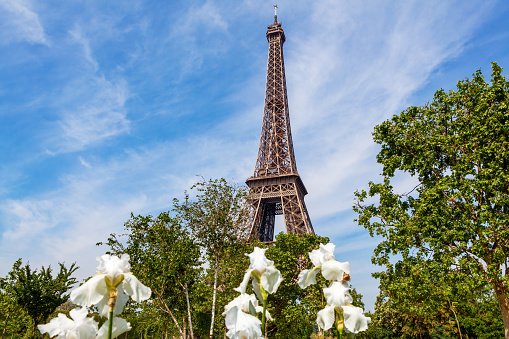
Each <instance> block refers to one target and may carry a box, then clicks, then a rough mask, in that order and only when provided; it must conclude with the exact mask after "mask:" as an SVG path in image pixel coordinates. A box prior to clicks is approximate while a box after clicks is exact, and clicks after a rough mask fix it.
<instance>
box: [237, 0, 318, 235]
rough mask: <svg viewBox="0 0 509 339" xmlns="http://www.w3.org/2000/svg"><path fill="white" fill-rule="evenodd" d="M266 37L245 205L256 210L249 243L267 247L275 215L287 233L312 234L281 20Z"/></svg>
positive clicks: (275, 20) (275, 16)
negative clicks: (251, 171)
mask: <svg viewBox="0 0 509 339" xmlns="http://www.w3.org/2000/svg"><path fill="white" fill-rule="evenodd" d="M276 9H277V5H276V6H274V11H276ZM275 13H277V12H275ZM266 36H267V41H268V43H269V57H268V62H267V83H266V89H265V105H264V110H263V122H262V131H261V136H260V145H259V148H258V157H257V159H256V166H255V170H254V174H253V176H252V177H251V178H249V179H247V181H246V184H247V185H248V186H249V188H250V189H249V193H248V197H247V199H248V202H249V204H250V205H251V206H252V207H253V210H254V216H253V220H252V222H251V228H250V237H251V238H258V239H259V240H260V241H265V242H266V241H272V240H273V238H274V226H275V216H276V215H282V216H283V218H284V223H285V228H286V232H287V233H311V234H314V231H313V226H312V225H311V220H310V219H309V215H308V212H307V208H306V205H305V203H304V196H305V195H306V194H307V190H306V187H305V186H304V183H303V182H302V180H301V178H300V176H299V174H298V173H297V164H296V162H295V155H294V151H293V141H292V132H291V128H290V112H289V108H288V95H287V91H286V76H285V65H284V58H283V44H284V42H285V40H286V37H285V33H284V31H283V28H282V27H281V23H278V22H277V14H276V15H274V24H273V25H270V26H268V27H267V34H266Z"/></svg>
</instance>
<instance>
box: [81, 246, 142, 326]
mask: <svg viewBox="0 0 509 339" xmlns="http://www.w3.org/2000/svg"><path fill="white" fill-rule="evenodd" d="M96 259H97V260H98V261H99V266H98V267H97V270H96V274H95V275H94V276H93V277H92V278H90V279H89V280H88V281H87V282H85V283H84V284H83V285H81V286H80V287H78V288H77V289H75V290H73V291H72V292H71V300H72V302H73V303H75V304H77V305H81V306H86V307H90V306H92V305H97V309H98V310H99V314H100V315H102V316H105V317H106V316H108V312H109V306H108V293H109V289H110V287H108V284H107V282H106V281H107V280H108V282H109V284H110V285H112V284H113V285H115V284H118V283H119V282H120V283H119V284H118V286H117V287H116V288H117V291H118V292H117V299H116V303H115V307H114V309H113V314H114V315H117V314H120V313H121V312H122V310H123V308H124V306H125V304H126V303H127V300H128V299H129V296H131V298H132V299H133V300H135V301H137V302H141V301H143V300H146V299H148V298H149V297H150V294H151V290H150V288H149V287H147V286H145V285H143V284H142V283H141V282H140V281H139V280H138V279H137V278H136V277H135V276H134V275H133V274H132V273H131V272H130V270H131V265H130V264H129V255H128V254H122V257H121V258H118V257H117V256H110V255H108V254H105V255H103V256H100V257H97V258H96Z"/></svg>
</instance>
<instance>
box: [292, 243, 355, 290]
mask: <svg viewBox="0 0 509 339" xmlns="http://www.w3.org/2000/svg"><path fill="white" fill-rule="evenodd" d="M335 248H336V246H335V245H334V244H332V243H328V244H327V245H324V244H320V247H319V248H318V249H316V250H313V251H311V252H310V253H309V259H310V260H311V262H312V263H313V265H314V267H313V268H312V269H310V270H303V271H302V272H300V273H299V286H300V287H301V288H306V287H308V286H309V285H312V284H316V275H317V274H318V272H320V271H322V275H323V277H324V278H325V279H326V280H333V281H342V280H343V276H344V274H345V273H346V274H349V273H350V264H349V263H348V262H339V261H337V260H336V258H335V257H334V249H335Z"/></svg>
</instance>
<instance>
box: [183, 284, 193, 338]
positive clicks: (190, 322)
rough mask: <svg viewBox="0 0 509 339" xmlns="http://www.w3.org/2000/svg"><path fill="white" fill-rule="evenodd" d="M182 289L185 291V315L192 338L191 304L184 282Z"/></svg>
mask: <svg viewBox="0 0 509 339" xmlns="http://www.w3.org/2000/svg"><path fill="white" fill-rule="evenodd" d="M184 289H185V292H186V301H187V317H188V318H189V333H190V334H191V338H194V333H193V322H192V321H191V304H189V291H188V290H187V283H185V284H184Z"/></svg>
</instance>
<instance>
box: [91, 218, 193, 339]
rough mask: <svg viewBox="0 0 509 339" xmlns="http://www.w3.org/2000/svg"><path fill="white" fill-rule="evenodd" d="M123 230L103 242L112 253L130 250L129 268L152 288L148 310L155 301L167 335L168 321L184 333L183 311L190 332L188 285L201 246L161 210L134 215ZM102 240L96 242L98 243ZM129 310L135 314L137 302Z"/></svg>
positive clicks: (191, 283)
mask: <svg viewBox="0 0 509 339" xmlns="http://www.w3.org/2000/svg"><path fill="white" fill-rule="evenodd" d="M124 228H125V231H126V233H125V234H124V235H123V236H122V235H117V234H111V235H110V237H109V238H108V241H107V242H106V243H105V244H106V245H108V246H109V247H110V252H109V253H111V254H116V255H119V254H121V253H127V254H129V256H130V258H131V260H130V262H131V270H132V272H133V273H134V274H135V275H136V277H138V279H140V281H143V283H144V284H145V285H146V286H148V287H150V288H151V290H152V302H151V303H149V304H145V310H146V311H147V312H148V313H149V314H152V315H153V314H156V313H157V312H155V311H154V310H153V306H154V305H155V306H156V307H157V309H158V310H159V311H160V314H163V315H166V316H163V317H162V318H163V322H164V324H163V327H164V328H165V332H166V336H167V335H168V329H169V324H168V322H169V321H173V323H174V326H175V328H176V329H177V330H178V331H179V333H180V335H181V336H183V335H184V330H183V327H184V324H183V323H184V322H182V323H180V319H182V318H181V315H182V314H186V313H187V318H188V320H187V324H189V326H190V330H191V333H192V317H191V309H190V302H189V289H192V287H193V284H194V283H195V282H196V281H197V279H198V276H199V272H200V269H199V265H200V261H199V258H200V250H199V247H198V245H197V243H196V242H195V241H194V239H193V238H192V237H191V235H190V233H189V232H188V230H187V229H186V228H185V227H184V226H183V224H182V223H181V221H180V220H179V219H178V218H176V217H174V216H171V215H170V212H163V213H161V214H159V216H157V217H152V216H150V215H149V216H141V215H140V216H134V215H131V219H130V220H129V221H127V222H126V223H125V224H124ZM101 244H102V243H98V245H101ZM134 307H135V309H134V310H131V313H132V314H133V315H134V317H138V313H139V312H138V311H137V310H136V308H138V307H139V306H138V305H135V306H134Z"/></svg>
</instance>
